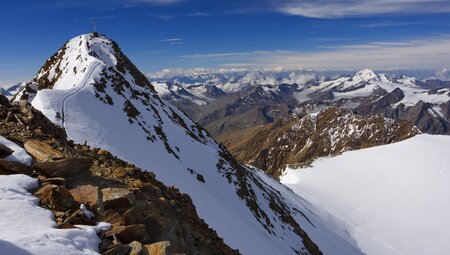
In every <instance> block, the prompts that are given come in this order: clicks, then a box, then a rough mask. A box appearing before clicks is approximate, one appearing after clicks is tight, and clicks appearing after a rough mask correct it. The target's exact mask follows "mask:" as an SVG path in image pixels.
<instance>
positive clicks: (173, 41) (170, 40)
mask: <svg viewBox="0 0 450 255" xmlns="http://www.w3.org/2000/svg"><path fill="white" fill-rule="evenodd" d="M158 42H165V43H169V44H172V45H177V44H183V39H181V38H168V39H163V40H159V41H158Z"/></svg>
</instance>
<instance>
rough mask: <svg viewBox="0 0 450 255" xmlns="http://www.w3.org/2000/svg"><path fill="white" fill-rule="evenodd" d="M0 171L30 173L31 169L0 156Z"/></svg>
mask: <svg viewBox="0 0 450 255" xmlns="http://www.w3.org/2000/svg"><path fill="white" fill-rule="evenodd" d="M0 172H4V173H5V174H27V175H29V174H31V169H30V168H29V167H27V166H25V165H22V164H21V163H19V162H15V161H9V160H6V159H1V158H0Z"/></svg>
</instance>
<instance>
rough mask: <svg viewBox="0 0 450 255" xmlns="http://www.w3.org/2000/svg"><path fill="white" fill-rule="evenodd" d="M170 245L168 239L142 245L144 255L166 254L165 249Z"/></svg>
mask: <svg viewBox="0 0 450 255" xmlns="http://www.w3.org/2000/svg"><path fill="white" fill-rule="evenodd" d="M169 246H170V242H169V241H163V242H158V243H153V244H147V245H145V246H144V250H143V254H144V255H166V249H167V247H169Z"/></svg>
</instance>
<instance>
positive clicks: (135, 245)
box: [128, 241, 142, 255]
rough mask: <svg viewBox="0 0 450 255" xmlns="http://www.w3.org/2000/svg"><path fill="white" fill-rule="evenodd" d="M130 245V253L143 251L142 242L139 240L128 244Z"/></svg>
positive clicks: (136, 254) (132, 254) (138, 253)
mask: <svg viewBox="0 0 450 255" xmlns="http://www.w3.org/2000/svg"><path fill="white" fill-rule="evenodd" d="M128 246H130V249H131V250H130V253H129V255H140V254H141V252H142V243H140V242H138V241H133V242H131V243H130V244H128Z"/></svg>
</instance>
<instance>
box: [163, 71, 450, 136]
mask: <svg viewBox="0 0 450 255" xmlns="http://www.w3.org/2000/svg"><path fill="white" fill-rule="evenodd" d="M227 75H228V74H227ZM227 75H226V77H228V76H227ZM183 77H184V76H183ZM190 77H191V78H192V77H196V76H190ZM201 77H202V78H201V79H194V80H191V81H190V83H186V82H187V80H183V79H182V78H171V79H170V80H169V81H166V82H156V83H155V86H156V90H157V91H159V92H160V95H161V96H162V97H163V98H164V99H166V100H168V101H170V102H171V103H172V104H174V105H176V106H178V107H180V108H181V109H182V110H184V111H185V112H186V113H188V115H190V116H191V117H192V118H193V119H194V120H196V121H198V122H199V123H200V124H201V125H203V126H204V127H206V128H207V129H208V131H210V132H211V134H213V136H219V135H221V134H223V133H225V132H228V131H236V130H243V129H246V128H249V127H253V126H255V125H260V124H267V123H271V122H273V121H276V120H278V119H280V118H283V117H285V116H287V115H289V114H290V113H297V114H305V113H317V112H319V111H320V110H321V109H324V108H327V107H338V108H345V109H352V110H353V111H355V112H356V113H359V114H362V115H372V114H381V115H383V116H384V117H387V118H392V119H403V120H408V121H410V122H412V123H413V124H415V125H416V126H417V127H418V128H419V129H420V130H421V131H423V132H425V133H431V134H450V128H449V118H450V112H449V108H450V107H449V101H450V82H449V81H442V80H436V79H432V80H418V79H416V78H413V77H409V76H406V75H400V76H395V77H394V76H390V75H388V74H384V73H376V72H375V71H373V70H372V69H366V70H362V71H359V72H356V73H354V74H353V75H343V76H339V77H337V78H333V79H331V78H323V77H322V78H318V77H316V76H312V77H309V78H303V81H302V83H300V82H299V83H286V82H287V81H288V80H286V79H282V78H278V79H275V80H273V79H272V80H270V81H271V82H268V79H267V76H262V78H257V79H253V80H252V82H250V83H247V82H246V79H244V78H241V79H237V80H236V77H235V76H233V77H234V78H230V77H228V80H226V81H225V83H224V81H223V77H225V76H220V77H217V74H211V76H207V77H214V78H213V79H208V80H206V83H201V81H202V80H205V78H204V75H202V76H201ZM243 77H245V76H243ZM270 77H272V76H270ZM184 78H185V77H184ZM182 80H183V81H184V82H180V81H182ZM230 81H234V83H232V82H230ZM275 81H276V82H275ZM236 84H239V85H236ZM173 88H176V89H173ZM212 89H213V90H214V91H219V92H218V93H215V96H214V97H212V96H210V95H209V94H208V93H206V91H210V90H212Z"/></svg>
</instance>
